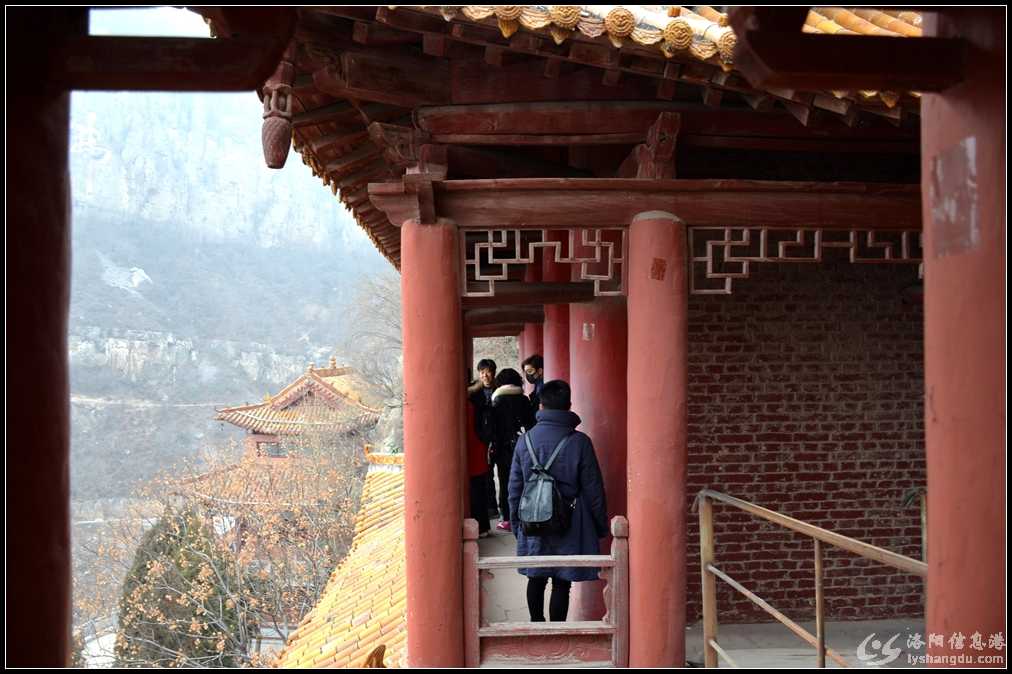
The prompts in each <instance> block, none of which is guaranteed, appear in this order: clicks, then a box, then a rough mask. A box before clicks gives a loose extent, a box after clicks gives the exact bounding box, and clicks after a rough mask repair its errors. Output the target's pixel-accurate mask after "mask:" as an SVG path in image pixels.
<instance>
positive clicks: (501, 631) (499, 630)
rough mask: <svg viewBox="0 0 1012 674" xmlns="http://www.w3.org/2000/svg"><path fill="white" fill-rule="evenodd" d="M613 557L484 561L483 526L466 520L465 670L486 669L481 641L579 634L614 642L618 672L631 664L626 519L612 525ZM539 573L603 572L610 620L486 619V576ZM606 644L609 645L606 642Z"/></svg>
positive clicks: (606, 608)
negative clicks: (554, 570)
mask: <svg viewBox="0 0 1012 674" xmlns="http://www.w3.org/2000/svg"><path fill="white" fill-rule="evenodd" d="M611 535H612V545H611V554H610V555H542V556H531V557H521V556H512V557H481V556H480V555H479V554H478V523H477V521H475V520H473V519H467V520H464V526H463V539H464V540H463V581H464V625H465V627H464V632H465V633H464V660H465V666H467V667H477V666H479V665H480V664H481V660H482V653H483V651H484V650H485V649H486V647H484V646H482V639H492V640H493V641H494V640H495V639H496V638H499V639H500V640H501V639H502V638H510V637H513V638H515V637H517V636H518V635H521V633H522V635H525V636H527V637H530V638H545V637H551V638H569V637H571V636H572V635H573V634H574V630H575V633H579V634H586V635H600V636H601V637H603V638H605V639H608V640H610V642H611V662H612V663H613V664H614V665H615V666H616V667H628V665H629V540H628V538H629V523H628V521H627V520H626V518H624V517H622V516H617V517H614V518H613V519H612V521H611ZM537 568H599V569H600V570H601V578H602V579H603V580H605V582H606V586H605V588H604V604H605V610H606V613H605V616H604V618H603V619H602V620H600V621H591V622H585V623H568V622H567V623H557V624H553V623H530V624H515V623H509V624H504V623H496V624H494V625H488V624H487V623H485V622H484V621H483V620H482V616H481V606H482V603H483V601H484V600H483V589H482V587H481V579H482V575H483V574H484V573H487V572H489V571H492V570H496V569H537ZM606 643H607V642H606Z"/></svg>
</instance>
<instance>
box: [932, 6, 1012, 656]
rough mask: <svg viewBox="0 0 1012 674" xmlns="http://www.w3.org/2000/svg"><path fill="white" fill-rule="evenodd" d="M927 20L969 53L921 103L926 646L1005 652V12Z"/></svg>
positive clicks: (939, 650)
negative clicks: (931, 638)
mask: <svg viewBox="0 0 1012 674" xmlns="http://www.w3.org/2000/svg"><path fill="white" fill-rule="evenodd" d="M937 22H938V25H937V26H936V25H935V23H936V19H935V17H933V16H932V15H925V32H924V34H925V35H926V36H927V35H937V36H939V37H961V38H963V39H965V40H967V41H969V42H970V50H969V53H971V54H972V55H973V56H972V57H971V60H970V62H969V63H968V64H967V66H966V70H965V72H966V75H967V80H966V81H965V82H963V83H962V84H960V85H958V86H955V87H952V88H951V89H948V90H946V91H945V92H943V93H941V94H925V95H924V97H923V99H922V104H921V148H922V158H921V162H922V163H921V166H922V171H921V175H922V176H923V177H922V186H923V198H924V240H925V246H924V321H925V325H924V347H925V348H924V356H925V369H924V379H925V381H924V384H925V396H926V400H925V410H924V412H925V435H926V438H925V439H926V448H927V466H928V534H927V538H928V541H927V543H928V545H927V556H928V579H927V606H926V630H927V632H928V633H929V634H932V633H934V634H942V635H944V641H943V643H942V644H941V645H940V646H939V645H935V646H932V645H931V644H930V643H929V649H928V652H929V653H930V654H931V655H964V656H966V655H969V656H980V655H985V654H986V655H1003V656H1004V655H1005V654H1006V653H1005V651H1001V652H999V651H997V650H995V649H994V648H987V646H988V640H989V637H990V636H991V635H995V634H998V633H1001V634H1002V635H1003V636H1006V637H1007V632H1006V629H1005V627H1006V626H1005V609H1004V606H1005V591H1006V585H1005V573H1004V570H1005V543H1006V516H1005V488H1006V482H1005V439H1004V427H1005V342H1004V337H1005V327H1004V326H1005V292H1004V282H1005V245H1006V240H1005V239H1006V237H1005V216H1004V208H1005V111H1004V107H1005V94H1006V89H1005V13H1004V10H1001V9H991V10H987V9H976V10H970V9H963V8H960V9H959V10H954V11H952V12H951V14H946V15H943V16H940V17H938V18H937ZM956 634H962V635H964V637H965V639H966V642H965V644H959V645H958V648H956V647H954V646H955V645H956V644H955V643H954V642H952V641H950V637H951V636H952V635H956ZM974 634H977V635H980V636H982V639H983V645H984V646H985V650H983V651H978V650H975V649H972V648H971V646H970V643H971V639H972V636H973V635H974ZM971 664H977V665H980V664H984V663H981V662H979V661H978V662H976V663H971Z"/></svg>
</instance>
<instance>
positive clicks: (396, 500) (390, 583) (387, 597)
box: [277, 453, 407, 668]
mask: <svg viewBox="0 0 1012 674" xmlns="http://www.w3.org/2000/svg"><path fill="white" fill-rule="evenodd" d="M366 457H367V458H368V460H369V463H370V467H369V473H368V475H367V476H366V481H365V487H364V489H363V491H362V504H361V507H360V508H359V512H358V516H357V518H356V520H355V538H354V541H353V542H352V546H351V550H350V551H349V552H348V555H347V556H346V557H345V558H344V560H343V561H342V562H341V563H340V564H339V565H338V567H337V569H336V570H335V571H334V573H333V574H332V575H331V577H330V581H329V582H328V583H327V587H326V589H324V591H323V595H322V596H321V597H320V601H319V603H318V604H317V605H316V607H315V608H314V609H313V610H312V611H311V612H310V613H309V614H308V615H307V616H306V617H305V618H304V619H303V621H302V623H301V624H300V625H299V626H298V628H297V629H296V630H295V631H294V632H292V634H291V636H290V637H289V639H288V643H287V645H286V646H285V648H284V650H283V651H282V652H281V654H280V656H279V658H278V663H277V664H278V666H279V667H328V668H342V667H361V666H362V664H363V662H364V661H365V659H366V658H367V656H368V655H369V654H370V653H371V652H372V651H373V649H375V648H376V647H378V646H380V645H383V646H385V647H386V653H385V655H384V662H385V664H386V666H387V667H397V666H399V665H400V664H401V661H402V658H403V653H404V648H405V642H406V639H407V622H406V621H407V613H406V610H407V609H406V601H407V586H406V570H405V554H404V472H403V455H398V454H386V455H382V454H381V455H377V454H368V453H367V454H366Z"/></svg>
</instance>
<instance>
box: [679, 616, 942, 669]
mask: <svg viewBox="0 0 1012 674" xmlns="http://www.w3.org/2000/svg"><path fill="white" fill-rule="evenodd" d="M800 625H801V626H802V627H803V628H805V629H806V630H808V631H809V632H811V633H813V634H814V633H815V623H814V621H813V622H800ZM914 634H919V635H920V637H921V639H922V640H925V641H926V640H927V639H926V636H925V633H924V621H923V620H920V619H910V620H856V621H847V622H828V623H826V645H827V646H828V647H829V648H832V649H833V650H834V651H836V652H837V653H839V654H840V656H841V657H843V659H844V660H846V661H847V663H848V664H849V665H850V666H851V667H862V668H868V667H871V668H879V667H913V666H915V665H914V664H912V663H911V661H910V659H909V657H908V654H910V655H924V654H925V653H926V652H927V650H926V648H925V647H921V648H920V649H914V648H908V647H907V639H908V637H912V636H913V635H914ZM896 635H899V636H898V637H897V636H896ZM894 637H896V638H895V640H894V641H893V638H894ZM862 642H864V643H865V647H864V650H863V651H860V653H861V654H860V655H859V649H860V646H861V644H862ZM890 642H891V644H890ZM717 643H718V644H720V646H721V648H723V649H724V650H725V651H727V653H728V655H730V656H731V657H732V658H733V659H734V661H735V662H736V663H737V664H738V666H739V667H777V668H780V667H815V666H816V661H815V649H814V648H813V647H811V646H809V645H808V644H807V643H806V642H804V641H802V640H801V639H800V638H799V637H797V636H796V635H795V634H794V633H793V632H791V631H790V630H788V629H787V628H786V627H784V626H783V625H781V624H780V623H778V622H773V623H762V624H754V625H720V626H719V627H718V629H717ZM685 657H686V659H687V660H688V661H689V662H690V663H693V664H695V663H698V665H699V666H702V663H703V628H702V625H700V624H698V623H697V624H695V625H692V626H690V627H689V628H688V629H687V630H686V633H685ZM720 666H721V667H727V666H729V665H728V664H727V663H725V662H723V661H721V662H720ZM826 666H827V667H834V668H838V667H839V665H838V664H837V663H835V662H833V661H832V660H831V659H829V658H826Z"/></svg>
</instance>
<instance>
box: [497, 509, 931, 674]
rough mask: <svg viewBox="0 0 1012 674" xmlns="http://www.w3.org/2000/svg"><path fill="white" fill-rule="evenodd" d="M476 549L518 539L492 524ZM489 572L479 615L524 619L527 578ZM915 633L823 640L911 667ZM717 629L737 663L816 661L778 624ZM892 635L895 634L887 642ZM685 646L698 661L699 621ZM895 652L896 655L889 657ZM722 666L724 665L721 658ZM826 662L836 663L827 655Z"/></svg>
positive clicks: (858, 661) (887, 624) (857, 660)
mask: <svg viewBox="0 0 1012 674" xmlns="http://www.w3.org/2000/svg"><path fill="white" fill-rule="evenodd" d="M478 549H479V552H480V554H481V556H482V557H512V556H513V555H515V554H516V539H515V538H514V537H513V534H511V533H508V532H505V531H499V530H497V529H496V528H495V523H493V527H492V534H491V536H489V537H488V538H483V539H479V541H478ZM492 573H493V574H494V575H493V577H492V578H491V579H490V580H489V581H487V583H486V588H487V591H488V598H489V602H488V604H487V605H486V607H485V613H484V616H483V617H484V618H485V619H486V620H488V621H489V622H492V623H496V622H522V621H527V620H528V619H529V614H528V613H527V595H526V592H527V581H526V578H524V577H523V576H521V575H520V574H519V573H517V572H516V570H513V569H503V570H499V571H493V572H492ZM546 599H547V598H546ZM546 605H547V603H546ZM801 626H802V627H804V628H805V629H807V630H808V631H810V632H812V633H814V632H815V624H814V622H811V623H810V622H802V623H801ZM915 633H916V634H919V635H920V636H921V639H922V640H926V637H925V632H924V622H923V621H922V620H868V621H853V622H830V623H827V624H826V644H827V645H828V646H829V647H830V648H832V649H833V650H835V651H836V652H837V653H839V654H840V655H841V656H842V657H843V658H844V659H845V660H846V661H847V662H848V663H849V664H850V665H851V666H852V667H876V668H877V667H912V666H914V665H912V664H911V663H910V660H909V659H908V653H910V654H914V655H917V654H920V655H923V654H924V653H925V652H926V649H925V648H924V647H922V648H920V649H919V650H917V649H911V648H908V647H907V639H908V637H911V636H912V635H913V634H915ZM717 634H718V636H717V642H718V643H719V644H720V645H721V647H722V648H724V650H726V651H727V652H728V655H730V656H731V657H732V658H733V659H734V660H735V662H736V663H737V664H738V665H739V666H741V667H777V668H787V667H814V666H815V649H814V648H812V647H810V646H809V645H808V644H806V643H805V642H804V641H802V640H801V639H799V638H798V637H797V636H795V635H794V633H793V632H791V631H790V630H788V629H787V628H786V627H784V626H783V625H781V624H780V623H776V622H774V623H763V624H751V625H731V624H729V625H720V627H719V629H718V633H717ZM873 634H874V636H872V635H873ZM895 635H899V636H898V637H897V638H896V639H895V640H894V641H892V642H891V644H890V641H891V640H892V639H893V637H894V636H895ZM869 637H870V638H869ZM862 642H866V643H865V649H864V651H863V653H864V658H863V659H862V658H861V657H859V655H858V649H859V647H860V645H861V643H862ZM876 642H877V645H876ZM887 647H888V648H887ZM685 649H686V653H685V655H686V659H687V660H688V662H689V664H690V666H692V665H697V666H702V663H703V629H702V626H701V625H699V624H696V625H692V626H690V627H689V628H688V629H687V630H686V634H685ZM892 649H898V652H897V651H894V650H892ZM893 654H895V657H893V658H891V659H890V656H891V655H893ZM887 660H888V662H886V661H887ZM720 665H721V666H722V667H726V666H728V665H727V663H725V662H721V663H720ZM826 665H827V666H828V667H839V665H837V664H836V663H835V662H833V661H832V660H830V659H828V658H827V661H826Z"/></svg>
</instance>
